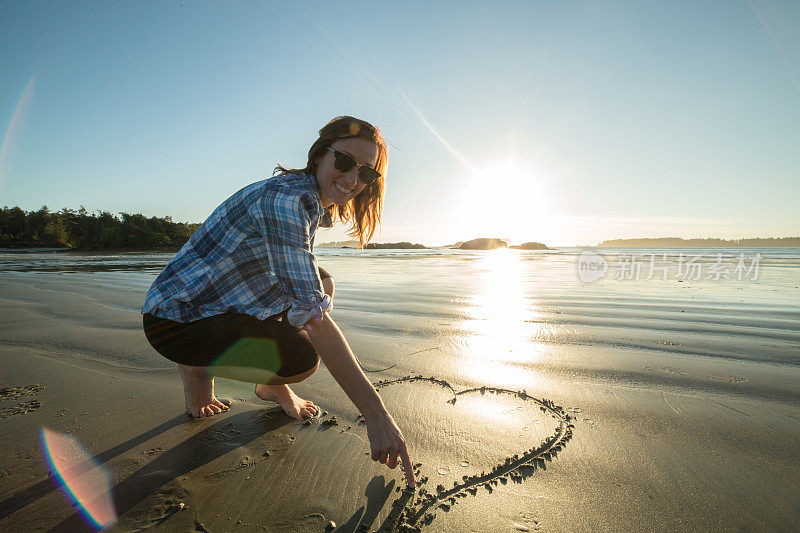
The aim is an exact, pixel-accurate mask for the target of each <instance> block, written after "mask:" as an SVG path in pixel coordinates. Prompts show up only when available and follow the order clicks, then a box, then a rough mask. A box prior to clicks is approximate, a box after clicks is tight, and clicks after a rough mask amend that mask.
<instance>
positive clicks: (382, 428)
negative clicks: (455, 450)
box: [364, 412, 417, 488]
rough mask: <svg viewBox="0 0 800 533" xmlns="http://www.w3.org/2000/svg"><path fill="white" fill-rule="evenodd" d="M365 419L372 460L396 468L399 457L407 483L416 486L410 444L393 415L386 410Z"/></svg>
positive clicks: (412, 486)
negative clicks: (409, 453)
mask: <svg viewBox="0 0 800 533" xmlns="http://www.w3.org/2000/svg"><path fill="white" fill-rule="evenodd" d="M364 420H365V421H366V423H367V436H368V437H369V445H370V449H371V451H372V460H373V461H378V462H379V463H383V464H385V465H386V466H388V467H389V468H395V467H396V466H397V460H398V458H399V459H400V461H401V462H402V468H403V472H405V475H406V483H408V486H409V487H411V488H414V487H416V485H417V482H416V480H415V479H414V469H413V463H412V462H411V457H409V455H408V446H407V445H406V440H405V439H404V438H403V433H402V432H401V431H400V428H399V427H397V424H395V422H394V419H393V418H392V415H390V414H389V413H387V412H384V414H380V415H374V416H372V417H365V419H364Z"/></svg>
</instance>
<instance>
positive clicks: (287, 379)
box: [272, 358, 319, 384]
mask: <svg viewBox="0 0 800 533" xmlns="http://www.w3.org/2000/svg"><path fill="white" fill-rule="evenodd" d="M318 368H319V358H317V362H316V363H315V364H314V366H312V367H311V368H310V369H308V370H306V371H305V372H301V373H300V374H294V375H292V376H277V375H276V376H275V379H274V380H273V381H272V384H278V383H280V384H283V383H300V382H301V381H304V380H306V379H308V378H309V377H311V374H313V373H314V372H316V371H317V369H318Z"/></svg>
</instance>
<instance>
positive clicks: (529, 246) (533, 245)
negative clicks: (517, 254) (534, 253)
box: [509, 242, 550, 250]
mask: <svg viewBox="0 0 800 533" xmlns="http://www.w3.org/2000/svg"><path fill="white" fill-rule="evenodd" d="M509 248H514V249H515V250H550V248H548V247H547V245H546V244H542V243H540V242H526V243H523V244H517V245H515V246H509Z"/></svg>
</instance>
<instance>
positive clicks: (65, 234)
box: [0, 206, 200, 250]
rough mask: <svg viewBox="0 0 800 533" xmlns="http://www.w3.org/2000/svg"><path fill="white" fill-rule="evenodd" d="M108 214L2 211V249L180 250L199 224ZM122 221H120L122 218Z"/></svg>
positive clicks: (40, 210)
mask: <svg viewBox="0 0 800 533" xmlns="http://www.w3.org/2000/svg"><path fill="white" fill-rule="evenodd" d="M119 215H120V216H119V217H118V216H116V215H112V214H111V213H109V212H108V211H98V212H97V213H92V214H89V213H88V212H87V211H86V209H85V208H84V207H83V206H81V208H80V209H79V210H77V211H75V210H74V209H67V208H66V207H65V208H64V209H62V210H61V211H58V212H51V211H50V210H49V209H48V208H47V206H43V207H42V208H41V209H39V210H38V211H28V212H26V211H23V210H22V209H20V208H19V207H12V208H10V209H9V208H8V207H7V206H6V207H3V209H2V211H0V247H3V248H31V247H35V248H39V247H41V248H77V249H82V250H111V249H123V250H141V249H178V248H180V247H181V246H183V244H184V243H185V242H186V241H188V240H189V237H191V236H192V233H194V231H195V230H196V229H197V228H198V227H199V226H200V224H185V223H183V222H173V221H172V217H169V216H167V217H163V218H158V217H151V218H147V217H145V216H144V215H141V214H138V213H137V214H133V215H132V214H129V213H120V214H119ZM120 217H121V218H120Z"/></svg>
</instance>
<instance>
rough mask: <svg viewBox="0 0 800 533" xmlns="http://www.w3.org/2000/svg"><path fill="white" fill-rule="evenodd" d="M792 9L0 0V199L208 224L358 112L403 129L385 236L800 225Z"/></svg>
mask: <svg viewBox="0 0 800 533" xmlns="http://www.w3.org/2000/svg"><path fill="white" fill-rule="evenodd" d="M295 4H296V5H295ZM798 27H800V3H797V2H790V1H787V2H772V1H763V0H759V1H755V0H750V1H747V0H743V1H726V2H697V1H693V2H506V3H491V4H490V3H488V2H485V3H484V2H478V3H470V2H402V3H400V2H393V3H388V2H387V3H383V2H378V3H376V2H359V3H356V2H338V3H327V2H326V3H323V2H302V3H292V2H280V3H278V2H185V3H180V2H43V1H21V0H5V1H3V0H0V135H2V137H0V142H1V143H2V145H1V146H2V152H1V153H0V205H9V206H13V205H19V206H20V207H22V208H24V209H28V210H32V209H38V208H39V207H40V206H41V205H47V206H49V207H50V208H51V209H60V208H61V207H64V206H67V207H71V208H77V207H78V206H80V205H85V206H86V208H87V209H89V210H90V211H94V210H99V209H102V210H109V211H112V212H119V211H127V212H141V213H144V214H146V215H148V216H153V215H157V216H164V215H172V216H173V218H174V219H175V220H184V221H192V222H200V221H202V220H204V219H205V217H207V216H208V215H209V214H210V212H211V211H212V210H213V209H214V208H215V207H216V206H217V205H218V204H219V203H220V202H222V201H223V200H224V199H225V198H227V197H228V196H229V195H230V194H232V193H234V192H235V191H236V190H238V189H239V188H241V187H243V186H245V185H247V184H248V183H251V182H253V181H256V180H258V179H262V178H265V177H268V176H270V175H271V173H272V168H273V167H274V166H275V163H276V162H281V163H283V164H287V165H292V166H302V165H303V163H304V162H305V156H306V153H307V150H308V147H309V146H310V145H311V143H312V142H313V140H314V139H315V137H316V131H317V130H318V129H319V128H320V127H321V126H322V125H324V124H325V123H326V122H327V121H328V120H330V119H331V118H333V117H334V116H336V115H341V114H350V115H356V116H359V117H361V118H364V119H366V120H369V121H371V122H373V123H374V124H375V125H377V126H378V127H380V128H381V129H382V131H383V132H384V135H385V136H386V138H387V139H388V140H389V143H390V164H389V174H388V191H387V197H386V203H385V211H384V225H383V231H382V233H381V235H380V236H379V237H378V238H377V239H376V240H378V241H383V242H391V241H398V240H411V241H417V242H423V243H426V244H432V245H436V244H447V243H450V242H454V241H457V240H466V239H470V238H474V237H503V238H508V239H511V240H512V241H515V242H524V241H541V242H545V243H548V244H553V245H575V244H594V243H596V242H599V241H601V240H603V239H610V238H620V237H644V236H683V237H723V238H738V237H753V236H768V235H776V236H787V235H797V234H800V210H798V209H797V200H798V198H800V179H798V178H800V149H798V147H800V81H799V80H798V73H800V32H797V28H798ZM342 238H344V232H343V230H342V228H337V229H333V230H326V231H324V232H321V233H320V234H319V235H318V236H317V241H318V242H324V241H329V240H340V239H342Z"/></svg>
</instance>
